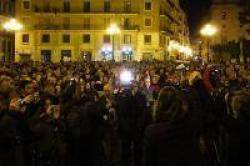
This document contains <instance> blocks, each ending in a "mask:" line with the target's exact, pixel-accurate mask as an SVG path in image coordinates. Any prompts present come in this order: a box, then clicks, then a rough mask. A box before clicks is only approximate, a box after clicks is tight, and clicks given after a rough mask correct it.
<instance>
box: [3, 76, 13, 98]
mask: <svg viewBox="0 0 250 166" xmlns="http://www.w3.org/2000/svg"><path fill="white" fill-rule="evenodd" d="M13 88H14V82H13V80H12V79H11V78H10V77H8V76H1V77H0V94H4V95H7V94H8V93H9V92H11V90H12V89H13Z"/></svg>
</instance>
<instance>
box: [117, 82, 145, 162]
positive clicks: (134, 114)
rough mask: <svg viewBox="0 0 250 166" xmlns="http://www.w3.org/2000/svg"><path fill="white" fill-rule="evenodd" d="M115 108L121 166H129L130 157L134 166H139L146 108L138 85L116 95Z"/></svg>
mask: <svg viewBox="0 0 250 166" xmlns="http://www.w3.org/2000/svg"><path fill="white" fill-rule="evenodd" d="M117 106H118V107H117V115H118V130H119V133H120V137H121V142H122V143H121V151H122V166H127V165H129V163H130V159H131V158H130V157H132V158H133V160H134V161H133V163H134V165H136V166H141V165H142V152H143V149H142V147H143V144H142V142H143V133H144V129H145V113H146V107H147V101H146V97H145V96H144V95H143V94H142V93H141V92H140V91H139V89H138V85H137V84H136V83H134V84H133V85H132V87H131V88H130V89H127V90H124V91H123V92H121V93H120V94H119V95H118V98H117ZM132 146H133V153H132V149H131V147H132ZM132 154H133V156H132Z"/></svg>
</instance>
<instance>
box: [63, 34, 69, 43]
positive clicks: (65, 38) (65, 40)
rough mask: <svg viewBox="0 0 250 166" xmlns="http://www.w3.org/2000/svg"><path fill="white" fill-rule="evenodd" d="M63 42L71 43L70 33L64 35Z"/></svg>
mask: <svg viewBox="0 0 250 166" xmlns="http://www.w3.org/2000/svg"><path fill="white" fill-rule="evenodd" d="M63 43H70V35H63Z"/></svg>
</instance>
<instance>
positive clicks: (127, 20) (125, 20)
mask: <svg viewBox="0 0 250 166" xmlns="http://www.w3.org/2000/svg"><path fill="white" fill-rule="evenodd" d="M130 22H131V21H130V18H125V19H124V29H125V30H129V28H130V24H131V23H130Z"/></svg>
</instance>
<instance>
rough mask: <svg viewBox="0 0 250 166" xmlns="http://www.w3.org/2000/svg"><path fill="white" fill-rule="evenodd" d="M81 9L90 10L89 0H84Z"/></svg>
mask: <svg viewBox="0 0 250 166" xmlns="http://www.w3.org/2000/svg"><path fill="white" fill-rule="evenodd" d="M83 11H84V12H90V0H84V4H83Z"/></svg>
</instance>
